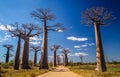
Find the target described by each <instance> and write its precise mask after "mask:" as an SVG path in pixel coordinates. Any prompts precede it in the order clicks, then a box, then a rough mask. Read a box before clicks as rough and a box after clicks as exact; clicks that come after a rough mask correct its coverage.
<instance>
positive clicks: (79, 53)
mask: <svg viewBox="0 0 120 77" xmlns="http://www.w3.org/2000/svg"><path fill="white" fill-rule="evenodd" d="M80 55H82V56H88V54H87V53H84V52H76V53H69V54H68V56H80Z"/></svg>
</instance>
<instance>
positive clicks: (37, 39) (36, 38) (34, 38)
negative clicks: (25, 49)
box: [30, 36, 41, 41]
mask: <svg viewBox="0 0 120 77" xmlns="http://www.w3.org/2000/svg"><path fill="white" fill-rule="evenodd" d="M39 40H41V39H39V37H37V36H34V37H30V41H39Z"/></svg>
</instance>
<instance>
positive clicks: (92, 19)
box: [7, 7, 113, 72]
mask: <svg viewBox="0 0 120 77" xmlns="http://www.w3.org/2000/svg"><path fill="white" fill-rule="evenodd" d="M31 16H32V17H33V18H35V19H36V20H38V21H39V22H40V23H43V27H42V28H40V27H39V26H38V25H36V24H33V23H31V24H22V25H21V27H20V26H18V24H17V23H16V24H12V25H11V26H13V27H15V28H14V29H8V28H7V29H8V31H9V32H10V33H11V34H12V36H14V37H18V43H17V48H16V55H15V64H14V69H18V68H19V56H20V43H21V39H23V40H24V45H23V53H22V68H23V69H28V68H29V66H28V58H29V40H30V37H34V36H38V35H39V34H41V33H42V34H43V37H42V47H41V60H40V69H48V40H47V38H48V32H49V31H54V32H58V31H63V30H65V28H63V27H62V26H61V24H60V23H57V24H55V25H49V26H48V22H49V21H51V20H54V18H55V17H54V15H53V13H51V10H50V9H42V8H41V9H37V10H35V11H33V12H32V13H31ZM111 19H113V17H112V15H111V13H110V12H109V11H107V10H106V9H105V8H103V7H96V8H90V9H86V10H85V11H84V12H82V23H84V24H87V25H91V24H92V25H94V29H95V38H96V62H97V67H96V70H97V71H100V72H104V71H106V65H105V60H104V53H103V47H102V40H101V35H100V26H101V25H107V24H109V22H111ZM59 47H60V46H57V45H53V46H52V47H51V48H50V49H51V50H52V51H53V52H54V63H53V65H54V66H56V51H57V50H58V49H59ZM68 51H69V50H68V49H63V53H64V57H65V59H64V65H67V64H68V58H67V53H68ZM36 52H37V51H36Z"/></svg>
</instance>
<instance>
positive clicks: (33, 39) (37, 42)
mask: <svg viewBox="0 0 120 77" xmlns="http://www.w3.org/2000/svg"><path fill="white" fill-rule="evenodd" d="M40 40H41V39H39V37H37V36H35V37H31V38H30V44H33V45H40Z"/></svg>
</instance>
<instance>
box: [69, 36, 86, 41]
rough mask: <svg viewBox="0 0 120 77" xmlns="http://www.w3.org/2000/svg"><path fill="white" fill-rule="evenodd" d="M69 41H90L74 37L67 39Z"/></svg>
mask: <svg viewBox="0 0 120 77" xmlns="http://www.w3.org/2000/svg"><path fill="white" fill-rule="evenodd" d="M67 39H68V40H72V41H87V40H88V38H86V37H82V38H77V37H74V36H70V37H67Z"/></svg>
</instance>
